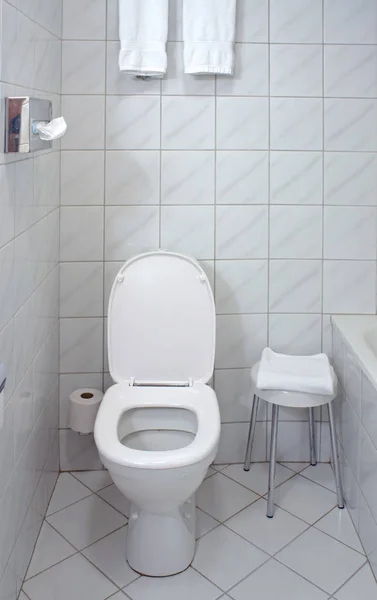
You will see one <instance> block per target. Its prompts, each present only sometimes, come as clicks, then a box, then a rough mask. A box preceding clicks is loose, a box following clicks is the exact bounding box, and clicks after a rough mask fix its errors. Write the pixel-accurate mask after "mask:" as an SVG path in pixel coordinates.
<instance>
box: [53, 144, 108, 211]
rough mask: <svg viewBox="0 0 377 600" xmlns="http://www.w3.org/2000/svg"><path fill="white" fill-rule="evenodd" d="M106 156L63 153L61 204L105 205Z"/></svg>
mask: <svg viewBox="0 0 377 600" xmlns="http://www.w3.org/2000/svg"><path fill="white" fill-rule="evenodd" d="M104 170H105V156H104V152H103V151H92V150H91V151H87V152H85V151H78V152H77V151H69V152H62V157H61V204H62V205H70V206H79V205H96V204H103V201H104V179H105V175H104Z"/></svg>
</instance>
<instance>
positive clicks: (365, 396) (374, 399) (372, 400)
mask: <svg viewBox="0 0 377 600" xmlns="http://www.w3.org/2000/svg"><path fill="white" fill-rule="evenodd" d="M361 390H362V392H361V420H362V423H363V425H364V427H365V429H366V430H367V432H368V434H369V436H370V438H371V440H372V442H373V444H374V446H375V447H376V448H377V422H376V418H375V410H376V405H377V391H376V389H375V388H374V386H373V385H372V384H371V382H370V381H369V379H368V378H367V377H366V375H365V373H363V374H362V381H361Z"/></svg>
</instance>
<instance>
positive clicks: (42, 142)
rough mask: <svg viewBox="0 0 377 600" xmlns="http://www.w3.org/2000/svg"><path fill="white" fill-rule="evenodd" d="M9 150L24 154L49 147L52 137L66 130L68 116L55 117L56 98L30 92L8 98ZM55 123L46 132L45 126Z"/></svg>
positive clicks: (6, 99) (6, 118)
mask: <svg viewBox="0 0 377 600" xmlns="http://www.w3.org/2000/svg"><path fill="white" fill-rule="evenodd" d="M4 112H5V150H4V151H5V152H6V153H12V152H17V153H20V154H24V153H28V152H36V151H38V150H46V149H48V148H51V147H52V142H51V140H52V139H58V138H59V137H62V135H64V134H65V132H66V130H67V125H66V123H65V121H64V119H62V118H60V119H56V120H52V102H51V101H50V100H43V99H41V98H32V97H30V96H14V97H10V98H5V111H4ZM46 125H47V126H48V125H53V128H50V129H53V131H52V132H51V131H50V132H46V131H42V132H41V129H42V130H43V129H45V126H46Z"/></svg>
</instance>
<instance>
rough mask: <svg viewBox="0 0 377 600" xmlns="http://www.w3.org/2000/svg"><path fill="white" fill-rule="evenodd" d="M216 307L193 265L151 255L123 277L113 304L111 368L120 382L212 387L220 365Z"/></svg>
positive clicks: (121, 274) (140, 258) (113, 294)
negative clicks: (192, 382) (215, 367)
mask: <svg viewBox="0 0 377 600" xmlns="http://www.w3.org/2000/svg"><path fill="white" fill-rule="evenodd" d="M215 320H216V317H215V303H214V299H213V293H212V290H211V286H210V283H209V281H208V278H207V276H206V274H205V273H204V271H203V269H202V268H201V267H200V265H199V264H198V263H197V262H196V261H195V260H193V259H191V258H188V257H186V256H183V255H181V254H175V253H172V252H164V251H159V252H151V253H148V254H142V255H140V256H136V257H135V258H133V259H131V260H129V261H128V262H127V263H126V264H125V265H124V266H123V267H122V269H121V270H120V271H119V273H118V275H117V277H116V279H115V281H114V284H113V288H112V291H111V295H110V301H109V322H108V335H109V338H108V348H109V367H110V373H111V376H112V378H113V379H114V381H116V382H118V383H119V382H122V381H131V380H132V378H133V379H134V380H135V382H136V383H139V384H140V383H142V384H143V383H144V384H149V385H153V384H154V385H156V384H157V385H158V384H159V383H160V384H168V383H171V384H185V383H188V382H189V381H190V380H193V381H194V382H201V383H207V382H208V381H209V380H210V378H211V377H212V373H213V368H214V359H215V339H216V333H215V331H216V330H215Z"/></svg>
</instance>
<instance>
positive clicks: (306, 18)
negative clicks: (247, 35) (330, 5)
mask: <svg viewBox="0 0 377 600" xmlns="http://www.w3.org/2000/svg"><path fill="white" fill-rule="evenodd" d="M270 39H271V42H287V43H300V42H301V43H307V44H310V43H316V42H317V43H320V42H322V1H321V0H286V1H285V2H284V3H282V2H280V1H279V0H270Z"/></svg>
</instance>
